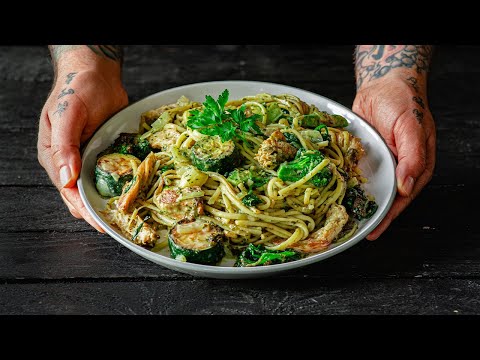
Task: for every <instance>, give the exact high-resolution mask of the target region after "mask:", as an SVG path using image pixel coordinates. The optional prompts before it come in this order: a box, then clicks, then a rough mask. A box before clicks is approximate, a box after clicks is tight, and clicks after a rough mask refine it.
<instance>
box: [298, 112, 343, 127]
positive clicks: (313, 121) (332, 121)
mask: <svg viewBox="0 0 480 360" xmlns="http://www.w3.org/2000/svg"><path fill="white" fill-rule="evenodd" d="M299 124H300V126H302V127H304V128H311V129H315V128H316V127H317V126H319V125H322V124H323V125H326V126H330V127H338V128H344V127H347V126H348V121H347V119H345V118H344V117H343V116H341V115H331V114H329V113H327V112H325V111H315V112H313V113H312V114H308V115H304V116H303V118H301V119H300V120H299Z"/></svg>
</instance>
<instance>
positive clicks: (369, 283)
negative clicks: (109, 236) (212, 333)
mask: <svg viewBox="0 0 480 360" xmlns="http://www.w3.org/2000/svg"><path fill="white" fill-rule="evenodd" d="M479 291H480V281H479V280H478V279H474V280H451V279H442V280H439V279H437V280H433V279H428V280H426V279H414V280H403V279H399V280H389V281H384V280H370V279H367V280H361V279H360V280H358V279H344V280H338V279H332V280H321V281H319V280H318V279H315V280H314V281H310V280H308V279H306V280H302V279H284V278H282V279H268V280H265V279H261V280H251V281H248V282H246V281H222V280H201V281H198V280H187V281H175V280H174V281H161V282H157V281H147V282H145V281H134V282H94V283H73V284H70V283H68V284H65V283H56V284H54V285H52V284H44V283H39V284H28V285H18V284H17V285H0V292H1V294H2V296H1V297H0V314H92V315H93V314H95V315H102V314H110V315H112V314H113V315H138V314H142V315H143V314H146V315H178V314H182V315H183V314H195V315H209V314H220V315H266V314H272V315H305V314H308V315H327V314H328V315H334V314H338V315H340V314H342V315H345V314H362V315H371V314H382V315H393V314H411V315H419V314H422V315H428V314H429V315H432V314H435V315H438V314H444V315H455V314H462V315H467V314H477V313H478V308H479V306H480V299H479V298H478V292H479ZM19 299H22V301H18V300H19Z"/></svg>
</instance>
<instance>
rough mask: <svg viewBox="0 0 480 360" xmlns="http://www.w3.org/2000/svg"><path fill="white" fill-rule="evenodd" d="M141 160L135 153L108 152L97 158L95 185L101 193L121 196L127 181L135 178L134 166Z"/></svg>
mask: <svg viewBox="0 0 480 360" xmlns="http://www.w3.org/2000/svg"><path fill="white" fill-rule="evenodd" d="M140 163H141V161H140V160H139V159H138V158H136V157H135V156H133V155H125V154H118V153H114V154H108V155H103V156H101V157H100V158H99V159H98V160H97V166H96V167H95V186H96V188H97V191H98V193H99V194H100V195H102V196H105V197H113V196H119V195H121V193H122V188H123V186H124V185H125V183H126V182H127V181H130V180H132V178H133V167H134V166H135V167H138V166H139V165H140Z"/></svg>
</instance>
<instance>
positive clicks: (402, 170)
mask: <svg viewBox="0 0 480 360" xmlns="http://www.w3.org/2000/svg"><path fill="white" fill-rule="evenodd" d="M397 124H398V125H395V129H394V134H395V143H396V147H397V151H398V165H397V169H396V177H397V188H398V192H399V193H400V194H401V195H403V196H410V195H411V194H412V192H413V189H414V187H415V182H416V181H417V180H418V179H419V178H420V177H421V175H422V174H423V172H424V171H425V167H426V163H427V148H426V138H425V131H424V129H423V128H422V125H421V124H419V123H418V122H417V121H416V120H415V118H413V114H412V116H411V117H410V116H409V118H400V119H399V120H398V121H397Z"/></svg>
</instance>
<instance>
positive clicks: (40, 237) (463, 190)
mask: <svg viewBox="0 0 480 360" xmlns="http://www.w3.org/2000/svg"><path fill="white" fill-rule="evenodd" d="M475 189H476V187H474V186H457V187H448V188H447V191H448V193H449V196H445V188H441V187H437V188H430V187H429V188H427V189H426V190H425V191H424V192H423V193H422V194H421V195H420V197H419V198H418V199H417V200H416V202H415V204H414V206H411V207H409V208H408V209H407V210H406V211H405V212H404V213H403V214H402V216H401V217H400V218H399V219H397V221H395V222H394V223H393V224H392V226H391V227H390V229H389V230H388V231H387V232H386V233H385V234H384V235H383V236H382V237H381V238H380V239H379V240H377V241H375V242H368V241H363V242H361V243H359V244H357V245H356V246H354V247H353V248H351V249H349V250H348V251H346V252H344V253H342V254H339V255H337V256H335V257H332V258H330V259H327V260H325V261H323V262H321V263H318V264H315V265H312V266H309V267H306V268H302V269H299V270H298V273H295V272H292V273H291V274H289V275H288V276H298V275H299V274H301V275H302V276H308V277H315V278H317V277H318V278H331V277H340V278H377V277H384V278H391V277H399V278H408V277H410V278H413V277H430V278H431V277H458V278H465V277H472V276H480V248H479V247H478V246H477V245H478V243H479V241H480V231H479V229H478V227H475V226H474V225H473V224H475V222H476V221H477V214H476V213H475V212H472V211H468V210H464V209H468V207H469V205H470V204H471V203H478V201H479V200H480V195H479V194H478V192H475ZM4 190H5V188H0V196H1V197H2V199H4V201H5V204H7V206H6V207H5V209H2V210H1V212H0V218H1V219H2V223H3V224H4V230H3V231H2V232H1V233H0V274H1V275H0V279H1V280H4V281H13V282H15V281H16V280H19V279H25V280H26V281H29V279H62V278H100V279H101V278H112V279H114V278H117V279H119V278H136V277H145V278H147V277H148V278H150V277H153V278H157V277H159V278H178V277H181V278H183V277H185V276H186V275H181V274H177V273H174V272H172V271H170V270H167V269H163V268H162V267H159V266H156V265H155V264H152V263H150V262H148V261H146V260H143V259H142V258H141V257H139V256H137V255H136V254H134V253H132V252H130V251H129V250H127V249H126V248H124V247H122V246H121V245H120V244H118V243H117V242H116V241H115V240H114V239H112V238H110V237H109V236H108V235H104V234H100V233H98V232H96V231H95V230H94V229H93V228H91V227H90V226H89V225H88V224H87V223H86V222H84V221H81V220H77V219H75V218H73V217H71V216H70V215H69V213H68V211H67V209H66V207H65V206H64V205H63V203H62V202H61V200H60V198H59V197H58V196H57V194H56V191H54V189H50V188H42V189H41V191H37V190H38V189H31V188H17V189H15V188H13V189H10V188H9V190H13V191H9V192H5V191H4ZM18 194H21V195H20V196H19V195H18ZM26 209H29V211H30V213H29V216H28V217H26V215H25V214H26ZM454 213H460V214H461V216H455V214H454ZM187 277H188V276H187Z"/></svg>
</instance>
